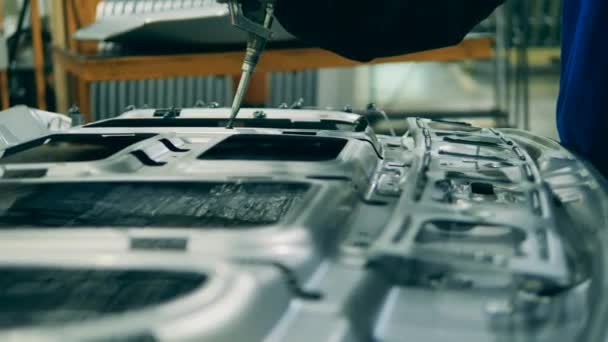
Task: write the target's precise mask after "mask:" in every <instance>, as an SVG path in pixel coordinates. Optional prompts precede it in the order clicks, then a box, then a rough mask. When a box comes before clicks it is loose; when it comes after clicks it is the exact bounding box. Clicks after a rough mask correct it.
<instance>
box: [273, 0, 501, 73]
mask: <svg viewBox="0 0 608 342" xmlns="http://www.w3.org/2000/svg"><path fill="white" fill-rule="evenodd" d="M503 2H504V0H279V1H278V3H277V9H276V16H277V19H278V20H279V21H280V22H281V24H282V25H283V26H284V27H285V28H286V29H287V30H288V31H290V32H291V33H292V34H294V35H295V36H297V37H298V38H300V39H302V40H304V41H307V42H309V43H311V44H314V45H316V46H319V47H322V48H325V49H328V50H331V51H334V52H336V53H338V54H340V55H343V56H345V57H348V58H350V59H355V60H360V61H369V60H371V59H374V58H378V57H385V56H393V55H400V54H405V53H410V52H416V51H422V50H428V49H433V48H439V47H445V46H449V45H454V44H457V43H459V42H460V41H461V40H462V39H463V38H464V36H465V35H466V34H467V33H468V32H469V31H471V29H472V28H473V27H474V26H475V25H477V24H478V23H479V22H480V21H482V20H483V19H484V18H486V17H488V16H489V15H490V14H491V13H492V11H493V10H494V9H495V8H496V7H498V6H499V5H500V4H502V3H503Z"/></svg>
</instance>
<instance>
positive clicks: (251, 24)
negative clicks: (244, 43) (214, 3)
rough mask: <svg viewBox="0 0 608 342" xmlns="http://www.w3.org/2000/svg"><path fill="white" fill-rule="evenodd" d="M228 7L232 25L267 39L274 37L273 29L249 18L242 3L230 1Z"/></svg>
mask: <svg viewBox="0 0 608 342" xmlns="http://www.w3.org/2000/svg"><path fill="white" fill-rule="evenodd" d="M228 9H229V10H230V21H231V22H232V25H234V26H236V27H238V28H240V29H241V30H243V31H246V32H249V33H252V34H254V35H256V36H258V37H261V38H263V39H266V40H270V38H272V31H271V30H269V29H268V28H266V27H264V25H262V24H258V23H256V22H255V21H253V20H251V19H249V18H247V16H246V15H245V13H244V12H243V7H242V5H241V4H240V3H238V2H236V1H230V2H229V3H228Z"/></svg>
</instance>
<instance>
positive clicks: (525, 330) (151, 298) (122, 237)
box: [0, 106, 608, 342]
mask: <svg viewBox="0 0 608 342" xmlns="http://www.w3.org/2000/svg"><path fill="white" fill-rule="evenodd" d="M298 107H299V106H294V108H292V109H272V108H267V109H247V108H245V109H242V110H241V113H240V115H239V116H238V117H237V119H236V120H235V122H234V127H235V129H232V130H227V129H226V128H225V127H226V124H227V122H228V120H229V119H230V114H231V110H230V109H229V108H181V109H180V108H166V109H132V110H129V111H128V112H125V113H124V114H122V115H120V116H118V117H116V118H112V119H108V120H103V121H98V122H94V123H91V124H88V125H85V126H79V127H71V128H64V129H54V130H53V131H50V130H48V129H46V128H45V127H46V126H45V125H44V124H42V125H40V129H39V132H38V133H36V134H30V133H31V132H30V131H27V132H29V133H27V134H28V135H27V137H24V138H21V139H19V136H20V135H21V132H26V131H25V130H23V128H20V127H18V126H15V122H7V118H10V117H13V116H15V115H20V116H21V117H22V118H25V117H29V116H31V115H34V114H35V115H36V116H35V117H31V118H30V119H28V120H30V121H32V122H34V121H35V122H39V123H40V122H46V123H47V124H48V123H51V122H52V121H53V119H52V117H50V116H49V115H51V114H50V113H44V112H33V111H29V112H28V111H27V110H25V111H24V109H23V108H21V109H20V111H19V112H18V113H17V112H15V109H12V110H9V111H5V112H2V113H0V127H3V128H2V129H0V138H1V139H0V141H4V142H5V143H4V145H1V146H0V192H1V193H2V196H0V269H2V273H3V277H2V280H1V281H0V282H1V283H2V291H0V297H2V303H3V305H2V307H1V308H0V339H1V340H8V341H10V340H36V341H39V340H52V341H65V340H79V341H80V340H90V341H97V340H117V341H126V340H138V341H139V340H141V341H164V340H184V341H185V340H188V341H192V340H201V341H263V340H264V341H290V342H291V341H410V340H411V341H429V342H431V341H432V342H435V341H472V342H477V341H480V342H481V341H484V342H485V341H496V340H499V341H515V340H516V341H535V342H536V341H551V342H555V341H564V342H566V341H567V342H570V341H586V342H604V341H605V328H606V325H605V322H606V320H607V319H608V317H606V311H605V308H606V307H608V303H607V301H608V293H607V292H606V289H607V288H608V286H607V279H608V277H606V270H608V263H607V262H608V254H606V251H608V231H607V229H608V194H607V189H608V187H607V185H606V183H605V180H604V179H603V178H602V177H601V176H599V175H597V174H596V173H595V171H594V170H593V168H592V167H590V166H589V165H587V164H586V163H585V162H584V161H582V160H580V159H579V158H577V157H576V156H575V155H573V154H572V153H570V152H568V151H567V150H565V149H563V148H562V147H560V146H559V144H557V143H556V142H554V141H552V140H548V139H545V138H542V137H538V136H534V135H532V134H530V133H527V132H524V131H520V130H513V129H486V128H478V127H474V126H471V125H468V124H466V123H460V122H449V121H441V120H428V119H416V118H412V119H409V120H408V132H407V134H405V135H404V136H388V135H381V134H377V133H376V132H375V124H374V122H375V121H376V120H377V119H378V118H377V117H376V116H374V114H377V112H378V111H377V110H375V109H373V108H372V107H371V106H370V112H362V113H361V115H360V114H354V113H347V112H339V111H329V110H312V109H297V108H298ZM381 119H382V118H381V117H380V120H381ZM24 134H25V133H24ZM11 136H13V137H14V138H11Z"/></svg>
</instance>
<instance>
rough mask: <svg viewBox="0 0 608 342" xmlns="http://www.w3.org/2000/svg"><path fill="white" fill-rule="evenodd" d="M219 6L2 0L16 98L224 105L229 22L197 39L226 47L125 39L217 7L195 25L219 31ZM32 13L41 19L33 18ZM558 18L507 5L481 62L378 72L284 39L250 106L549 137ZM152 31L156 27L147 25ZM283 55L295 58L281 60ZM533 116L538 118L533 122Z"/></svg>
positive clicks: (406, 65) (104, 109)
mask: <svg viewBox="0 0 608 342" xmlns="http://www.w3.org/2000/svg"><path fill="white" fill-rule="evenodd" d="M34 4H36V5H38V6H34ZM218 6H219V7H218ZM221 6H222V5H218V4H217V3H216V2H215V1H214V0H198V1H195V0H187V1H186V0H103V1H98V0H95V1H91V0H89V1H84V0H66V1H46V0H39V1H34V2H31V1H29V0H7V1H3V9H4V10H5V16H6V20H5V22H4V23H3V25H2V26H3V27H4V28H5V30H4V32H5V33H4V36H5V38H6V40H7V45H8V49H7V50H8V57H9V63H8V64H9V74H10V76H11V77H10V85H9V89H10V94H11V99H12V100H13V101H12V102H13V103H17V104H19V103H21V104H27V105H30V106H35V107H41V108H44V107H47V108H49V109H52V110H55V109H57V110H59V111H62V112H67V109H68V108H69V107H70V106H71V105H72V104H78V105H79V106H80V107H81V108H82V110H83V112H84V113H85V115H88V118H89V119H90V120H92V119H102V118H108V117H111V116H115V115H118V114H120V113H121V112H122V111H124V109H125V108H126V107H128V106H135V107H143V106H146V105H147V106H150V107H172V106H175V107H185V106H194V105H195V104H196V103H198V104H199V105H201V104H202V103H204V104H205V105H208V104H210V103H211V105H212V106H215V105H219V106H225V105H228V104H229V102H230V99H231V97H232V94H233V92H234V87H235V83H236V82H237V81H238V76H236V75H234V74H235V73H236V72H238V70H237V69H235V70H234V71H232V69H230V68H228V65H229V64H230V62H231V58H232V57H233V56H236V55H238V54H239V53H240V54H242V44H237V43H236V42H238V40H237V41H235V36H234V34H233V33H230V34H229V33H228V32H234V29H233V28H232V27H230V26H229V25H228V22H227V18H226V19H225V20H224V22H225V27H220V25H215V24H214V25H215V26H214V27H216V26H217V27H218V30H220V31H218V32H219V33H217V34H215V33H214V32H208V34H207V35H206V36H205V35H204V34H201V37H202V38H200V40H204V39H209V38H208V37H211V36H212V35H211V33H213V37H218V36H219V37H222V38H225V40H226V42H227V43H226V44H224V45H222V44H218V42H217V41H215V42H213V43H214V44H202V43H204V41H203V42H202V43H201V42H200V41H199V42H198V43H199V44H198V45H197V44H193V45H192V46H184V45H183V44H182V45H180V46H172V45H171V44H166V43H165V42H166V41H168V40H167V39H165V42H162V41H159V43H157V44H149V43H148V44H147V48H144V49H141V46H139V47H138V46H137V45H138V44H132V41H131V42H130V41H129V39H132V38H133V37H135V38H136V40H139V41H144V40H142V39H140V38H141V37H142V36H141V34H140V33H141V32H144V33H146V32H147V33H148V34H149V33H154V32H155V30H157V31H158V30H159V28H160V30H161V31H163V32H170V34H173V38H175V40H179V39H178V38H179V36H180V35H181V36H182V38H184V39H185V40H187V39H190V40H192V37H193V34H192V30H188V27H192V26H188V25H191V24H192V23H193V22H192V20H191V19H192V16H194V15H195V14H198V13H204V11H207V12H208V13H212V12H213V11H215V12H217V13H215V14H213V15H212V14H209V15H208V18H206V19H204V18H203V19H200V18H199V19H200V20H203V21H197V22H195V23H196V25H198V26H200V25H201V23H205V22H207V24H208V25H209V23H212V22H213V23H215V22H214V21H213V20H216V21H217V20H218V19H217V16H218V15H219V14H218V13H219V12H221V11H219V12H218V11H217V10H216V9H217V8H221ZM35 7H37V8H35ZM32 9H35V10H36V12H37V13H35V17H36V18H38V19H37V20H31V19H30V18H31V15H30V11H31V10H32ZM560 11H561V3H560V2H559V1H551V0H529V1H524V0H511V1H508V2H507V4H506V5H505V6H503V7H502V8H501V9H499V10H498V11H497V12H496V14H495V15H493V16H492V17H491V18H489V19H488V20H486V21H484V22H483V23H482V24H481V25H479V27H478V28H477V29H476V30H475V35H473V36H471V39H470V41H471V42H474V40H475V39H476V38H479V37H492V40H493V42H494V43H493V45H492V50H491V51H490V50H488V51H482V48H483V45H479V44H478V45H475V44H476V43H471V44H472V45H469V47H468V49H469V50H471V49H477V50H474V51H477V52H478V53H477V54H473V55H472V54H470V53H469V54H467V53H464V52H463V51H464V50H463V49H461V50H459V51H457V50H450V53H451V57H450V58H447V57H446V55H447V54H446V51H438V52H434V53H428V54H423V55H418V56H415V58H397V59H391V60H388V61H380V62H382V64H377V65H359V64H356V63H347V62H345V61H342V60H338V59H334V57H333V56H328V55H317V54H316V53H317V52H316V50H315V49H310V50H309V49H308V48H310V47H307V46H305V45H303V44H302V43H301V42H297V41H293V40H290V38H289V36H286V35H285V33H284V32H281V33H280V34H279V35H278V37H279V38H277V39H276V41H275V42H274V44H275V45H274V46H271V48H273V49H274V50H275V51H277V52H278V51H283V52H286V53H294V55H290V56H277V55H272V54H273V52H271V56H270V57H267V56H265V57H266V58H268V59H270V60H271V61H272V62H273V63H274V64H275V66H276V67H277V68H278V70H274V69H272V68H266V69H267V70H263V71H260V73H259V75H258V76H257V80H256V81H255V82H254V86H253V87H252V88H253V92H252V94H250V96H249V98H248V99H247V100H248V103H247V104H248V105H250V106H279V105H281V104H283V103H287V104H291V103H294V102H296V101H298V100H299V99H303V100H304V103H305V104H306V105H307V106H317V107H337V108H343V107H344V106H347V105H349V106H351V107H353V108H355V109H359V108H360V109H363V108H365V107H366V105H367V104H368V103H372V102H373V103H376V104H377V106H378V107H381V108H383V109H385V110H386V111H387V113H388V114H389V116H390V117H391V118H392V119H393V120H394V122H395V125H396V126H397V128H398V126H399V125H400V124H401V123H403V122H404V120H405V118H407V117H410V116H412V115H422V116H427V117H447V118H466V119H476V120H477V121H479V123H480V124H483V125H501V126H504V125H509V126H513V127H521V128H528V129H532V130H534V131H535V132H536V133H538V134H541V135H546V136H551V137H556V132H555V130H554V128H552V126H554V124H553V122H554V119H553V113H554V103H555V98H556V96H557V82H556V81H557V79H558V77H559V75H558V72H559V70H558V68H557V67H556V66H557V65H558V64H559V63H558V62H559V48H558V47H559V42H560V32H561V26H560ZM50 13H52V15H49V14H50ZM184 13H189V15H190V17H188V15H187V14H184ZM180 16H181V18H182V19H183V21H182V23H181V24H178V25H173V24H174V23H175V20H174V21H173V24H171V23H169V24H167V22H170V21H171V20H169V19H167V18H170V19H175V18H180ZM143 17H145V18H153V19H154V20H151V22H152V23H153V24H152V25H148V26H146V27H145V28H143V29H142V28H141V27H136V25H135V24H133V23H137V20H135V18H139V19H138V20H140V21H141V20H142V19H141V18H143ZM130 19H131V20H130ZM117 20H118V21H117ZM120 20H123V23H124V22H131V26H128V25H127V26H126V28H124V27H123V26H119V28H116V27H114V33H116V32H118V31H120V29H123V28H124V30H126V31H129V30H130V32H131V33H132V34H130V33H127V34H123V35H122V38H124V39H122V38H120V39H115V40H116V41H117V42H89V41H82V40H76V39H74V37H75V35H78V34H77V32H83V31H85V32H88V33H89V34H91V32H93V33H96V34H100V30H99V28H100V27H101V28H103V25H104V23H116V22H120ZM205 20H206V21H205ZM217 22H219V21H217ZM31 23H40V24H41V25H38V26H39V27H36V26H37V25H31ZM158 23H160V24H159V25H160V26H154V25H157V24H158ZM184 23H186V24H184ZM163 25H165V26H163ZM180 25H181V26H180ZM107 26H108V25H106V28H107ZM184 28H186V29H184ZM87 30H88V31H87ZM146 30H148V31H146ZM222 30H224V31H222ZM207 31H209V29H206V30H204V31H203V32H207ZM222 32H224V33H222ZM121 34H122V33H121ZM138 34H140V35H139V36H138ZM176 37H177V38H176ZM165 38H166V37H165ZM169 40H170V39H169ZM0 42H1V41H0ZM37 42H40V43H39V44H38V45H39V46H38V47H37V46H36V45H37ZM0 45H1V44H0ZM139 45H145V44H139ZM186 45H187V44H186ZM300 48H302V50H299V49H300ZM283 49H285V50H283ZM299 51H304V52H303V53H302V54H301V56H300V57H298V56H299V55H295V53H296V52H299ZM454 51H457V52H458V53H454ZM480 51H482V52H480ZM313 52H314V54H313ZM213 54H216V55H213ZM58 56H59V57H58ZM213 56H215V57H214V58H215V59H214V60H218V59H220V60H221V61H220V62H218V63H219V64H220V65H219V66H217V69H214V68H215V67H216V65H212V64H214V63H209V61H211V60H212V57H213ZM218 56H219V57H218ZM311 56H312V57H311ZM454 56H456V57H454ZM279 57H284V58H283V59H281V58H279ZM287 58H290V59H291V60H293V59H296V61H292V62H289V63H285V62H284V60H286V59H287ZM298 58H299V60H298ZM305 59H308V60H307V61H305ZM311 59H315V60H313V61H311ZM66 60H68V61H71V62H73V63H72V64H70V63H67V62H66ZM195 60H200V61H206V62H205V63H202V62H201V63H200V64H199V65H200V67H192V68H191V72H188V70H183V69H185V68H187V67H190V66H194V65H196V64H195V63H194V61H195ZM129 61H131V62H132V63H134V64H137V70H138V72H137V73H136V72H130V73H129V75H124V74H117V73H118V72H117V71H116V70H123V69H120V68H117V66H120V65H123V64H121V63H127V62H129ZM150 61H152V62H154V63H150ZM183 61H186V63H183ZM277 61H278V62H277ZM411 61H414V62H415V63H413V62H411ZM380 62H379V63H380ZM385 62H386V63H385ZM222 63H223V64H222ZM268 63H269V64H270V63H271V62H270V61H269V62H268ZM102 64H103V65H104V66H105V68H106V69H103V68H102V67H101V65H102ZM180 64H181V65H182V66H181V69H182V70H180V71H179V72H173V71H171V67H170V65H173V66H175V65H178V66H179V65H180ZM203 64H205V65H203ZM296 64H297V65H296ZM124 65H126V64H124ZM91 66H95V68H92V67H91ZM98 66H99V68H97V67H98ZM146 68H149V69H148V70H146ZM85 69H86V70H85ZM178 69H179V68H178ZM201 69H205V70H206V71H205V72H201ZM100 70H101V71H100ZM104 70H108V71H104ZM112 70H114V71H116V74H115V73H113V72H112ZM161 70H162V71H161ZM214 71H215V72H214ZM93 73H96V74H95V75H92V74H93ZM84 74H86V77H84V76H83V75H84ZM110 74H112V75H110ZM147 75H151V76H150V77H147ZM85 78H86V79H85ZM40 83H42V85H41V84H40ZM437 94H441V96H437ZM531 110H532V111H533V112H534V113H535V114H534V115H530V111H531Z"/></svg>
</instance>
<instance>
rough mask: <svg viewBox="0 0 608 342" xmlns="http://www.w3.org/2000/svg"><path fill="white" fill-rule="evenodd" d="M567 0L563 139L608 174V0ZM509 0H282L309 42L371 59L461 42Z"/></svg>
mask: <svg viewBox="0 0 608 342" xmlns="http://www.w3.org/2000/svg"><path fill="white" fill-rule="evenodd" d="M556 1H557V0H556ZM563 1H564V16H563V21H564V25H563V46H562V49H563V54H562V62H563V67H562V80H561V92H560V96H559V103H558V110H557V122H558V129H559V132H560V136H561V141H562V143H563V144H564V145H565V146H566V147H568V148H570V149H571V150H572V151H574V152H576V153H578V154H579V155H581V156H583V157H585V158H587V159H588V160H590V161H591V162H592V163H593V164H594V165H595V166H596V168H597V169H599V170H600V171H601V172H602V173H603V174H604V175H606V176H608V152H605V151H604V150H603V149H604V144H605V143H606V141H607V140H608V132H606V133H605V132H604V130H608V105H607V104H606V102H607V101H608V0H563ZM503 2H504V0H373V1H372V0H303V1H296V0H280V1H278V3H277V11H276V15H277V18H278V19H279V21H280V22H281V24H282V25H283V26H285V28H287V30H288V31H290V32H292V33H293V34H294V35H296V36H298V37H299V38H301V39H302V40H304V41H308V42H310V43H312V44H315V45H317V46H320V47H323V48H326V49H329V50H331V51H334V52H336V53H338V54H340V55H342V56H345V57H347V58H351V59H354V60H359V61H369V60H372V59H374V58H378V57H384V56H392V55H399V54H404V53H409V52H415V51H421V50H427V49H432V48H438V47H443V46H448V45H453V44H457V43H458V42H459V41H461V40H462V39H463V38H464V36H465V35H466V34H467V33H468V32H469V31H470V30H471V29H472V28H473V27H474V26H476V25H477V24H478V23H479V22H480V21H481V20H483V19H484V18H486V17H487V16H489V15H490V14H491V13H492V12H493V11H494V9H495V8H496V7H498V6H499V5H501V4H502V3H503ZM604 134H607V135H606V136H604Z"/></svg>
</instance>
